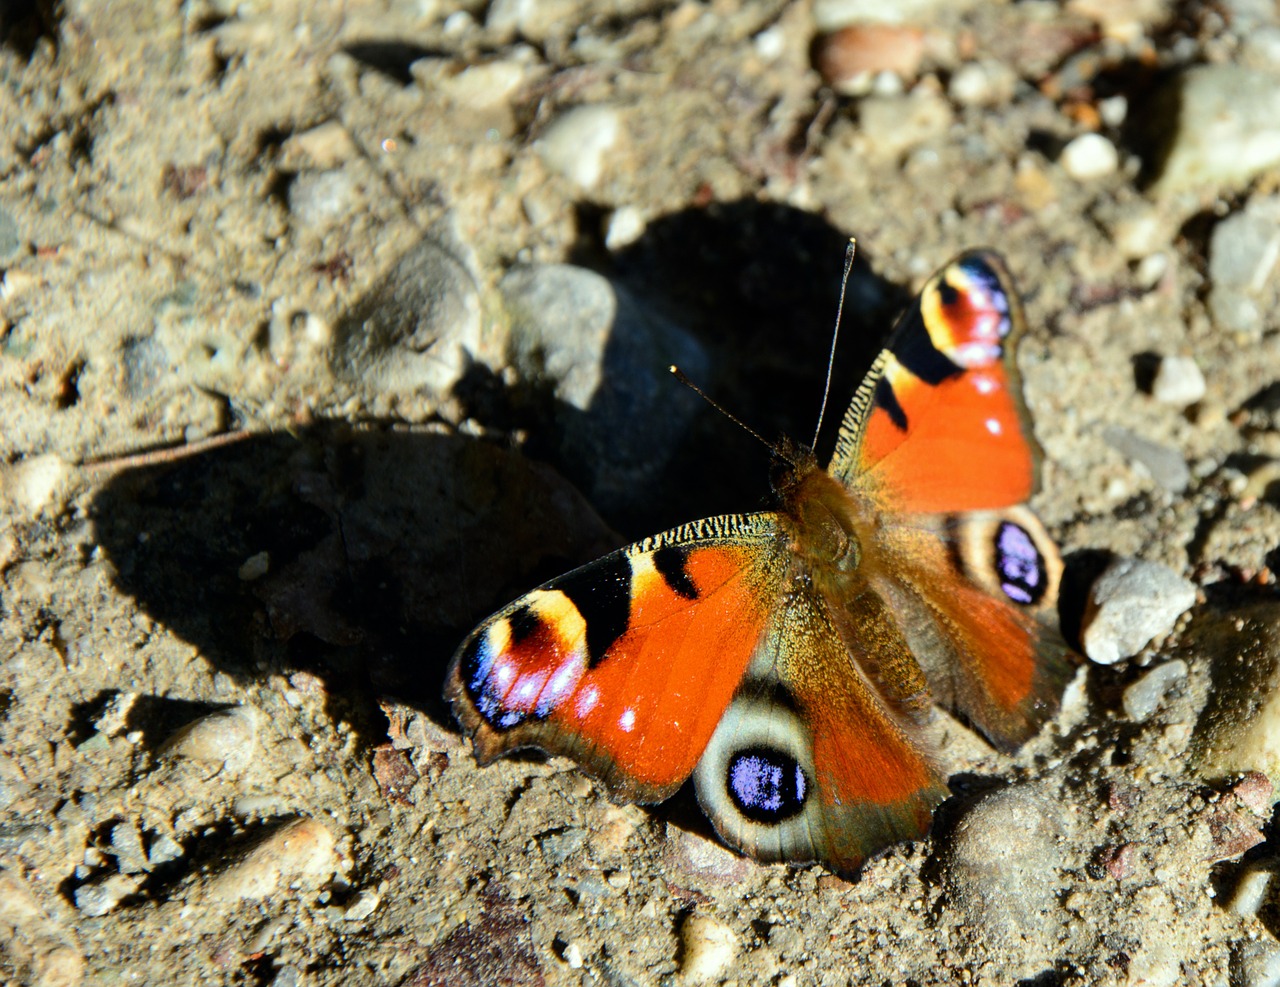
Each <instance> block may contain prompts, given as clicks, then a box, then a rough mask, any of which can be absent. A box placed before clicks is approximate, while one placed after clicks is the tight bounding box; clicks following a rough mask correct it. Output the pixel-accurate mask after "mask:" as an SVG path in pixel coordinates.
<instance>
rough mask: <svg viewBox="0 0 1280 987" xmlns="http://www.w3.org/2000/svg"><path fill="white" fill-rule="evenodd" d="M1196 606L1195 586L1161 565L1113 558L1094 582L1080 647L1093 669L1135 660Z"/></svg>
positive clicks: (1087, 606)
mask: <svg viewBox="0 0 1280 987" xmlns="http://www.w3.org/2000/svg"><path fill="white" fill-rule="evenodd" d="M1195 602H1196V587H1195V583H1193V582H1191V581H1190V580H1188V579H1184V578H1183V577H1182V576H1180V575H1178V573H1176V572H1174V571H1173V570H1172V569H1170V568H1169V567H1168V566H1166V565H1162V564H1161V563H1159V562H1148V561H1144V560H1142V559H1133V558H1127V557H1123V556H1121V557H1118V558H1116V559H1114V560H1113V561H1112V562H1111V564H1110V565H1109V566H1107V568H1106V570H1105V571H1104V572H1103V573H1102V575H1100V576H1099V577H1098V578H1097V580H1095V581H1094V584H1093V588H1092V589H1091V591H1090V593H1089V600H1088V603H1087V604H1086V605H1085V612H1084V617H1083V620H1082V621H1081V623H1082V625H1083V630H1082V632H1081V635H1080V637H1081V643H1082V644H1083V645H1084V651H1085V654H1086V655H1088V656H1089V658H1090V660H1092V661H1095V662H1097V663H1098V664H1099V665H1114V664H1115V663H1116V662H1118V661H1120V660H1121V659H1123V658H1130V657H1132V656H1133V655H1136V654H1137V653H1138V652H1139V651H1141V650H1142V649H1143V647H1145V646H1146V644H1147V642H1148V641H1150V640H1151V639H1152V638H1153V637H1155V636H1156V635H1157V634H1164V633H1167V632H1168V631H1170V630H1172V629H1173V624H1174V621H1176V620H1177V619H1178V617H1180V616H1181V615H1182V614H1183V613H1184V612H1186V611H1187V610H1188V609H1190V607H1191V606H1192V605H1193V604H1194V603H1195Z"/></svg>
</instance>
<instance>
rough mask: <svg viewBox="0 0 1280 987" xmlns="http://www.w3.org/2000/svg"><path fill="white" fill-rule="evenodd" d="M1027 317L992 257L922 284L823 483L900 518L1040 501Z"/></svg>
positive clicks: (849, 416) (848, 422) (845, 428)
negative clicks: (867, 492)
mask: <svg viewBox="0 0 1280 987" xmlns="http://www.w3.org/2000/svg"><path fill="white" fill-rule="evenodd" d="M1023 327H1024V321H1023V316H1022V308H1021V305H1020V304H1019V302H1018V299H1017V296H1016V294H1015V293H1014V292H1013V289H1012V286H1011V283H1010V279H1009V275H1008V272H1007V271H1005V268H1004V264H1003V263H1002V262H1001V261H1000V259H999V258H998V257H996V256H995V255H994V254H992V253H990V252H988V251H971V252H970V253H966V254H962V255H961V256H960V257H957V258H956V259H955V260H953V261H952V262H951V263H950V264H948V265H947V266H946V267H945V268H943V269H942V270H941V271H939V272H938V273H937V274H935V275H934V276H933V277H932V278H930V279H929V281H928V282H927V283H926V285H925V287H924V289H923V291H922V292H921V294H920V298H919V299H918V301H917V304H916V305H915V306H913V307H912V308H910V309H908V311H907V313H906V314H905V315H904V316H903V317H902V319H901V320H900V321H899V323H898V326H897V328H896V329H895V330H894V333H893V336H892V337H891V339H890V341H889V346H888V348H887V349H886V350H884V352H882V353H881V354H880V356H879V357H878V358H877V360H876V362H875V365H874V366H873V367H872V369H871V372H870V373H869V374H868V375H867V378H866V380H865V381H863V383H862V386H861V387H860V388H859V389H858V392H857V394H856V395H855V397H854V400H853V402H852V404H851V405H850V407H849V410H848V412H847V413H846V414H845V417H844V421H843V422H842V423H841V426H840V435H839V438H838V440H837V443H836V451H835V455H834V456H833V458H832V461H831V466H830V472H831V474H832V475H833V476H835V477H836V478H837V479H839V480H841V481H842V482H844V483H846V484H851V485H852V484H856V485H860V486H862V487H864V488H865V487H869V486H870V485H871V484H872V483H874V484H876V485H877V486H878V488H879V494H878V495H879V496H880V498H881V499H882V500H883V501H884V503H885V505H886V506H887V507H888V508H890V509H892V510H894V511H899V512H904V513H911V512H921V513H931V512H941V511H971V510H982V509H986V508H997V507H1007V506H1009V505H1011V504H1019V503H1022V502H1023V501H1025V500H1026V499H1027V498H1028V497H1030V495H1031V493H1032V492H1033V490H1034V489H1035V485H1036V481H1037V476H1036V470H1037V464H1038V459H1039V449H1038V448H1037V446H1036V444H1035V440H1034V438H1033V437H1032V435H1031V430H1030V421H1029V419H1028V417H1027V413H1026V409H1025V405H1024V403H1023V400H1022V384H1021V380H1020V378H1019V375H1018V369H1017V363H1016V361H1015V359H1014V351H1015V348H1016V346H1017V342H1018V339H1019V337H1020V336H1021V335H1022V333H1023Z"/></svg>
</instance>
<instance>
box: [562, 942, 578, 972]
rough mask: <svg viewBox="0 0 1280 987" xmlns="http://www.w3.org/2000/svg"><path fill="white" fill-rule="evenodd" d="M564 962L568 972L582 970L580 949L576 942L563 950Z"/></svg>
mask: <svg viewBox="0 0 1280 987" xmlns="http://www.w3.org/2000/svg"><path fill="white" fill-rule="evenodd" d="M564 961H565V963H567V964H568V965H569V969H570V970H581V969H582V947H581V946H579V945H578V944H577V943H576V942H571V943H569V945H567V946H565V948H564Z"/></svg>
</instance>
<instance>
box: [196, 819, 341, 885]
mask: <svg viewBox="0 0 1280 987" xmlns="http://www.w3.org/2000/svg"><path fill="white" fill-rule="evenodd" d="M337 864H338V858H337V851H336V850H335V840H334V836H333V833H332V832H331V831H330V830H329V828H328V827H327V826H325V825H324V823H322V822H320V821H319V820H316V819H295V820H294V821H292V822H289V823H286V824H285V825H283V826H281V827H280V828H279V829H277V830H275V831H274V832H273V833H271V834H270V835H269V836H267V837H265V838H264V839H262V840H260V841H259V842H258V843H256V844H255V845H254V846H253V847H252V848H251V849H250V850H249V851H248V852H247V853H245V854H244V855H243V856H242V857H241V858H240V859H239V860H236V861H235V862H233V863H231V864H229V865H228V866H226V867H225V868H224V869H223V870H221V871H220V872H219V873H217V874H215V875H214V876H213V877H212V878H210V879H209V882H208V887H207V891H208V897H209V899H210V900H212V901H215V902H236V901H243V900H257V899H261V898H265V897H267V896H268V895H270V894H273V893H274V892H275V891H277V890H278V889H279V888H281V887H282V886H284V885H287V884H288V883H289V882H291V881H294V880H297V879H299V878H314V879H323V878H326V877H329V876H330V875H332V874H333V872H334V870H335V868H336V867H337Z"/></svg>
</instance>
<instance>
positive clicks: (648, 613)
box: [446, 514, 781, 802]
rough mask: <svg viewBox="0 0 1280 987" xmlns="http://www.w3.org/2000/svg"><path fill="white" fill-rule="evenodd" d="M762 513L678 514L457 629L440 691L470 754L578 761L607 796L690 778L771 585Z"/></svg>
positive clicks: (661, 793) (773, 589) (762, 619)
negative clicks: (522, 752) (687, 520)
mask: <svg viewBox="0 0 1280 987" xmlns="http://www.w3.org/2000/svg"><path fill="white" fill-rule="evenodd" d="M780 564H781V557H780V555H779V544H778V532H777V525H776V521H775V519H774V516H773V515H770V514H754V515H731V516H726V517H718V518H709V519H707V520H705V521H700V522H696V523H694V524H688V525H684V526H682V527H680V528H676V529H673V530H672V531H669V532H667V533H665V534H663V535H658V536H656V537H654V538H649V539H646V540H645V541H642V542H638V543H636V544H634V545H631V546H629V547H627V548H623V549H619V550H618V551H616V552H613V553H611V554H609V555H606V556H605V557H604V558H602V559H598V560H597V561H595V562H592V563H590V564H588V565H585V566H583V567H582V568H580V569H576V570H574V571H573V572H571V573H568V574H567V575H565V576H561V577H559V578H558V579H554V580H552V581H551V582H549V583H547V584H545V585H544V586H542V587H540V588H538V589H536V590H533V591H532V592H531V593H529V594H527V595H526V596H524V597H522V598H521V599H519V600H516V601H515V602H514V603H512V604H510V605H509V606H507V607H506V608H504V609H503V610H501V611H499V612H498V613H497V614H495V615H494V616H492V617H490V618H489V619H488V620H487V621H485V622H484V623H483V624H481V625H480V626H479V627H478V628H476V630H475V631H473V632H472V633H471V635H470V636H469V637H468V638H467V640H466V641H464V642H463V644H462V646H461V647H460V648H459V650H458V652H457V654H456V655H455V657H454V661H453V665H452V667H451V669H450V673H449V679H448V684H447V687H446V696H447V697H448V698H449V699H450V700H451V701H452V703H453V707H454V711H455V714H456V715H457V716H458V718H459V720H461V722H462V723H463V725H464V726H465V727H466V728H467V730H468V732H470V733H472V734H473V735H474V739H475V748H476V751H477V755H478V756H479V758H480V759H481V760H482V761H488V760H491V759H492V758H494V757H497V756H499V755H500V754H503V753H506V752H507V751H510V750H514V749H517V748H520V747H539V748H541V749H542V750H545V751H547V752H549V753H554V754H564V755H567V756H570V757H573V758H575V759H576V760H578V761H579V762H580V763H581V764H582V765H583V767H584V768H585V769H587V770H588V771H589V772H591V773H592V774H595V775H596V776H598V777H600V778H601V779H602V780H604V781H605V782H606V783H607V784H608V785H609V786H610V788H611V789H612V791H613V793H614V795H615V797H617V798H619V799H624V800H634V801H645V802H653V801H660V800H662V799H664V798H667V797H669V796H670V795H671V794H672V793H673V792H674V791H675V789H676V788H678V787H679V786H680V784H681V783H682V782H683V781H684V780H685V779H686V778H688V776H689V774H690V773H691V772H692V771H693V767H694V765H695V764H696V763H697V761H698V759H699V757H700V756H701V755H702V751H703V748H705V746H706V744H707V741H708V740H709V739H710V737H711V734H712V733H713V731H714V730H715V728H716V724H717V722H718V721H719V719H720V716H721V714H722V713H723V711H724V709H725V707H727V706H728V704H729V701H730V699H731V698H732V696H733V694H734V692H735V690H736V689H737V688H738V685H739V682H740V680H741V678H742V674H743V671H744V669H745V668H746V666H747V664H748V662H749V661H750V658H751V655H752V654H753V653H754V652H755V650H756V648H757V645H758V643H759V640H760V637H761V636H762V634H763V632H764V629H765V626H766V624H767V622H768V618H769V609H770V607H771V605H772V602H773V599H774V598H775V597H776V596H777V582H778V579H779V566H780Z"/></svg>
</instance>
